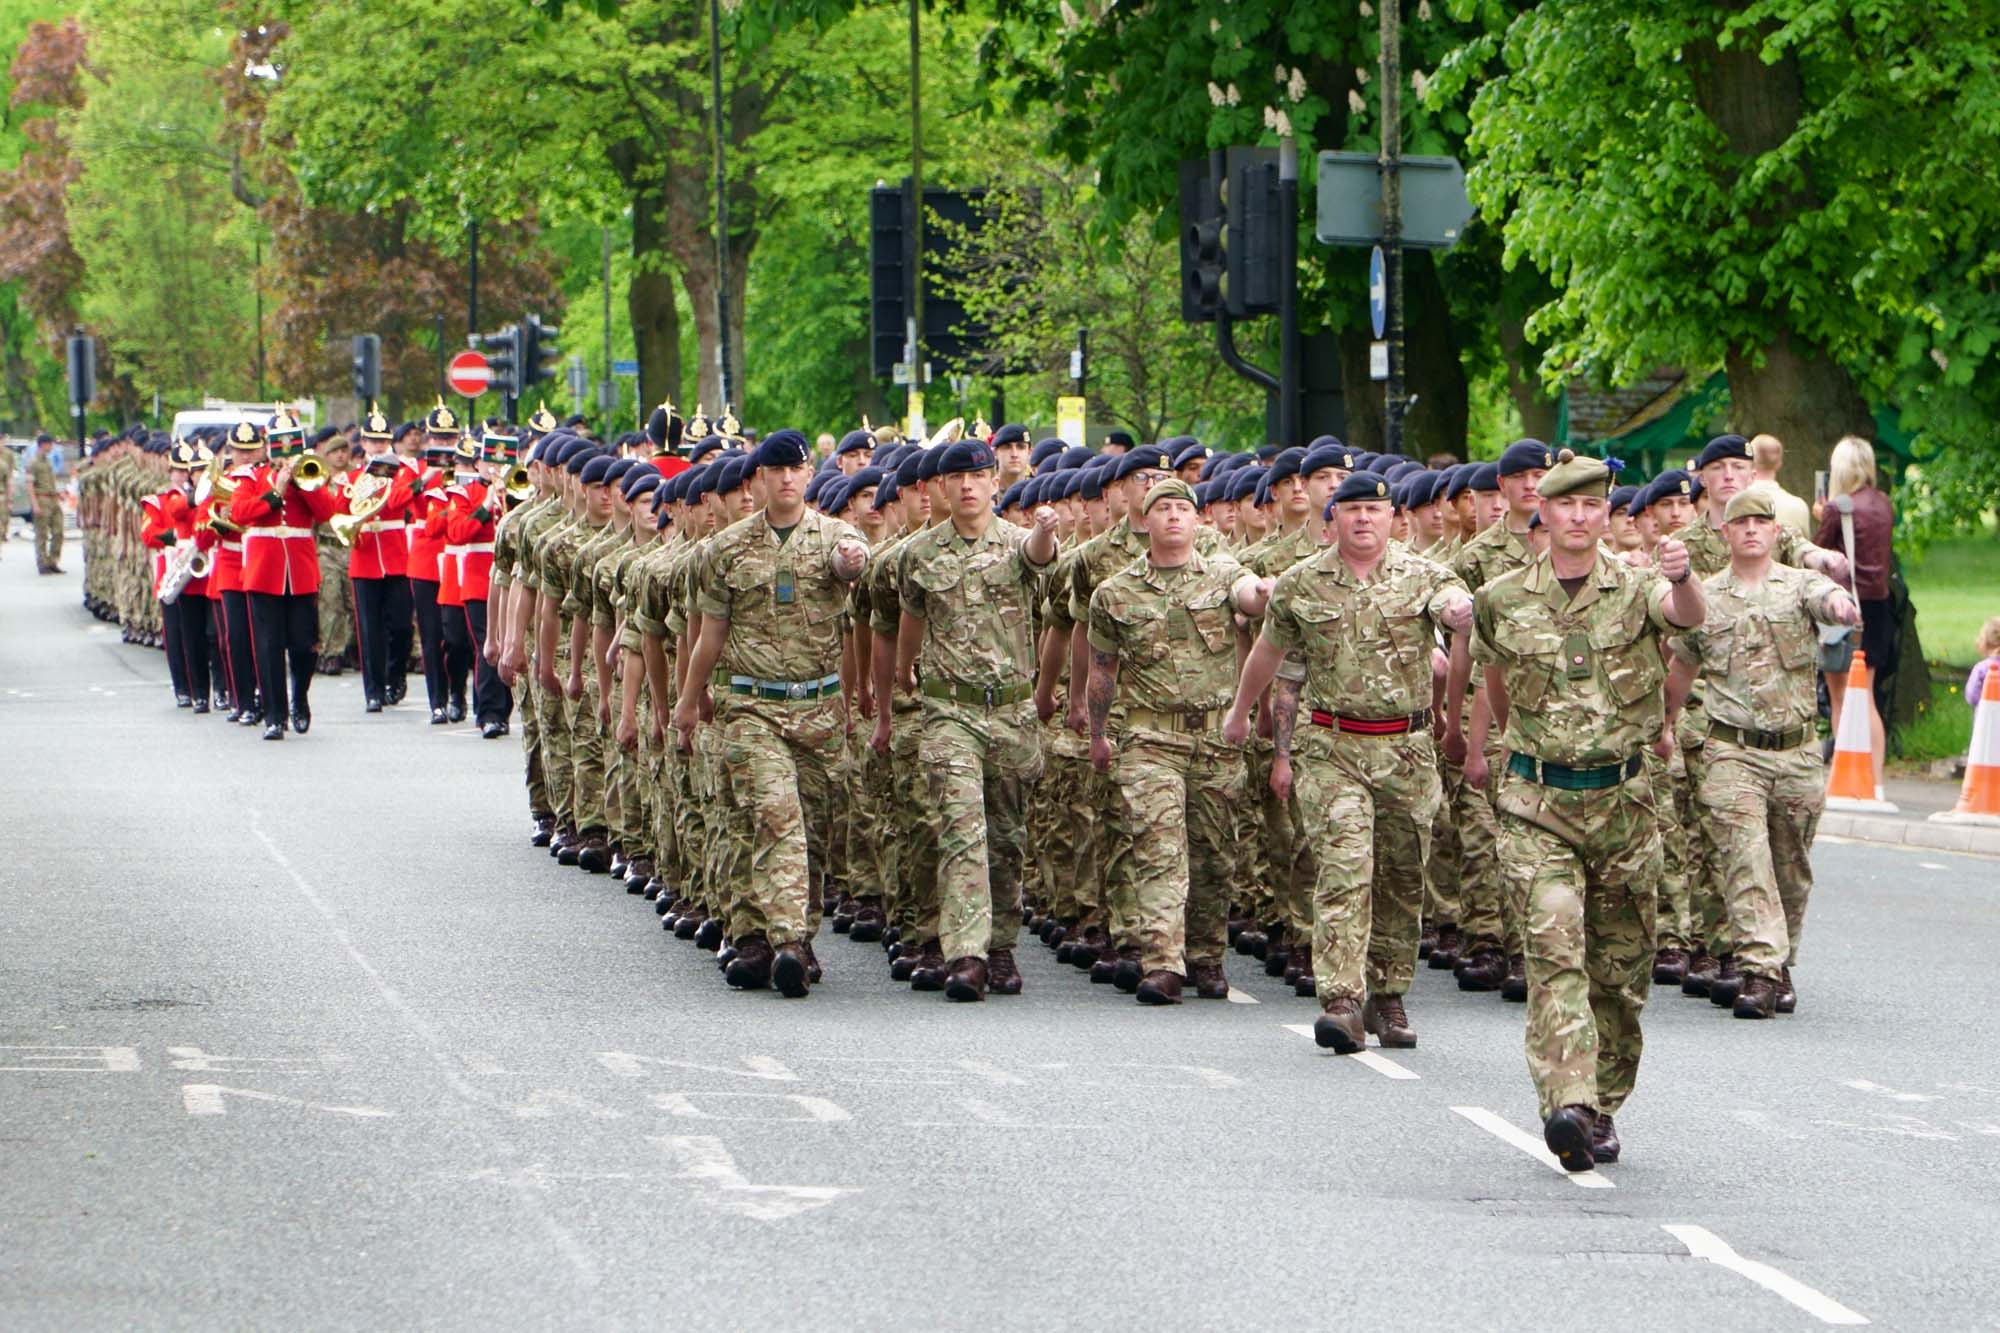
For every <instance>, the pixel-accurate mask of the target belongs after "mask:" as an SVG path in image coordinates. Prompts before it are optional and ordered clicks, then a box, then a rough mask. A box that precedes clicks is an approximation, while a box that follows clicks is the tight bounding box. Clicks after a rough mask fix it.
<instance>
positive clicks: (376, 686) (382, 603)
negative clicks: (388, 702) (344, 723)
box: [352, 574, 410, 699]
mask: <svg viewBox="0 0 2000 1333" xmlns="http://www.w3.org/2000/svg"><path fill="white" fill-rule="evenodd" d="M352 582H353V584H354V641H355V643H356V644H358V645H359V646H360V649H361V652H360V657H361V692H362V694H363V695H364V696H365V697H366V698H369V699H382V698H386V697H387V690H388V687H389V683H390V682H391V681H397V680H401V679H402V678H403V677H404V675H405V674H407V672H408V669H409V660H410V581H409V580H408V579H407V578H404V577H403V576H402V575H401V574H394V575H391V576H389V577H387V578H380V579H354V580H352Z"/></svg>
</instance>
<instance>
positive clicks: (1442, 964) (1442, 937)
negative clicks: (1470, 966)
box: [1431, 922, 1465, 972]
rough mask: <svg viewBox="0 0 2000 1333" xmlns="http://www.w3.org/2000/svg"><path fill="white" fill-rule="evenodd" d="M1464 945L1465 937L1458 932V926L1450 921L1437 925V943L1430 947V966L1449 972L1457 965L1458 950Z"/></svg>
mask: <svg viewBox="0 0 2000 1333" xmlns="http://www.w3.org/2000/svg"><path fill="white" fill-rule="evenodd" d="M1464 947H1465V937H1464V936H1463V935H1461V934H1459V933H1458V927H1457V926H1455V925H1452V924H1451V923H1450V922H1446V923H1445V924H1443V925H1441V926H1439V927H1438V938H1437V944H1436V945H1434V946H1433V947H1432V949H1431V966H1432V967H1434V968H1436V969H1437V970H1438V971H1440V972H1449V971H1451V969H1453V968H1454V967H1457V966H1458V955H1459V951H1460V950H1462V949H1463V948H1464Z"/></svg>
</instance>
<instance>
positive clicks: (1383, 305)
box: [1368, 245, 1389, 338]
mask: <svg viewBox="0 0 2000 1333" xmlns="http://www.w3.org/2000/svg"><path fill="white" fill-rule="evenodd" d="M1368 320H1369V322H1370V323H1371V324H1373V325H1374V326H1375V336H1376V337H1377V338H1380V337H1381V336H1382V330H1383V327H1384V326H1385V325H1386V324H1387V323H1388V320H1389V279H1388V275H1387V274H1386V273H1384V272H1383V271H1382V247H1381V246H1379V245H1378V246H1376V247H1375V248H1374V249H1372V250H1370V251H1369V252H1368Z"/></svg>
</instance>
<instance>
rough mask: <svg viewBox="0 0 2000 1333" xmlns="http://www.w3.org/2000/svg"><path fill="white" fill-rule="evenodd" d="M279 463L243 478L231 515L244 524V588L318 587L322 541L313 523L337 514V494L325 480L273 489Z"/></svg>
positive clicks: (291, 589) (276, 590) (297, 589)
mask: <svg viewBox="0 0 2000 1333" xmlns="http://www.w3.org/2000/svg"><path fill="white" fill-rule="evenodd" d="M277 472H278V469H277V467H275V466H273V465H272V464H269V463H266V464H263V465H262V466H260V467H258V468H256V469H254V470H253V472H252V475H251V476H250V478H249V479H248V480H247V481H244V482H240V483H238V485H237V487H236V495H235V497H234V498H233V499H232V500H231V501H230V505H229V520H230V522H232V523H235V524H237V525H239V526H240V527H242V529H243V591H245V592H261V593H316V592H318V591H319V546H318V543H316V542H315V541H314V540H313V525H314V524H316V523H324V522H326V520H328V519H329V518H332V517H333V510H334V500H333V496H332V495H330V494H328V492H327V488H326V487H324V486H321V487H319V488H318V489H316V490H310V491H308V490H303V489H301V488H300V487H298V486H288V487H286V488H285V492H284V494H283V495H280V494H279V493H278V492H277V491H276V490H274V489H272V479H273V478H274V477H275V476H276V475H277Z"/></svg>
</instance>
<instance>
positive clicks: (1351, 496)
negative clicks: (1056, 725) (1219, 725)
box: [1231, 471, 1472, 1054]
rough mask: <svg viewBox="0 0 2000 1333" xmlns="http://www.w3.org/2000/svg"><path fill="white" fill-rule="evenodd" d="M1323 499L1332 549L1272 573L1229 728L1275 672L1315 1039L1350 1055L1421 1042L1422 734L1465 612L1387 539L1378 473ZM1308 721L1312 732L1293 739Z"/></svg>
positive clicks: (1431, 756) (1446, 574)
mask: <svg viewBox="0 0 2000 1333" xmlns="http://www.w3.org/2000/svg"><path fill="white" fill-rule="evenodd" d="M1332 499H1333V502H1332V509H1333V513H1334V523H1335V527H1336V532H1337V538H1336V544H1335V545H1334V546H1333V547H1332V548H1331V549H1328V550H1326V551H1323V552H1321V553H1320V554H1318V555H1316V556H1314V557H1313V558H1312V559H1310V560H1307V561H1303V562H1301V563H1299V564H1296V565H1294V566H1293V567H1292V568H1291V569H1290V570H1288V571H1286V572H1285V573H1284V574H1282V575H1280V576H1279V578H1278V582H1277V586H1276V587H1275V588H1274V589H1273V590H1272V593H1271V606H1270V609H1269V611H1268V612H1267V613H1266V615H1265V617H1264V627H1263V632H1262V634H1261V635H1260V636H1259V639H1258V643H1257V646H1256V647H1255V648H1254V649H1253V650H1252V651H1251V654H1250V657H1249V659H1248V661H1247V662H1245V664H1244V669H1243V679H1242V681H1241V682H1240V684H1239V685H1238V689H1237V696H1236V705H1235V708H1234V710H1233V712H1232V717H1231V731H1232V733H1233V732H1235V731H1239V730H1241V729H1243V728H1245V727H1246V726H1247V716H1248V710H1249V706H1250V704H1251V703H1252V702H1253V701H1254V700H1255V699H1256V698H1257V697H1258V695H1260V694H1261V693H1262V692H1263V690H1264V689H1265V688H1266V687H1267V686H1268V685H1270V684H1271V682H1272V679H1273V677H1274V676H1275V677H1276V678H1277V684H1276V687H1275V689H1273V692H1272V705H1273V706H1272V737H1273V742H1274V756H1273V761H1272V771H1271V786H1272V789H1273V791H1274V792H1276V793H1278V794H1279V795H1281V796H1290V795H1291V794H1292V793H1293V792H1294V790H1295V791H1296V795H1297V804H1296V807H1295V808H1296V810H1297V811H1298V813H1299V816H1300V826H1299V827H1300V832H1301V835H1302V836H1303V837H1305V838H1306V839H1307V840H1308V841H1309V842H1310V843H1311V845H1312V851H1313V861H1314V864H1315V866H1316V872H1315V879H1314V890H1313V899H1314V913H1313V916H1314V920H1313V940H1312V964H1313V980H1314V988H1315V993H1316V995H1317V997H1318V999H1319V1002H1320V1005H1321V1008H1322V1010H1323V1012H1322V1014H1321V1016H1320V1019H1319V1021H1318V1023H1317V1024H1316V1025H1315V1026H1314V1029H1313V1036H1314V1039H1315V1040H1316V1041H1317V1042H1318V1043H1319V1044H1320V1045H1321V1046H1326V1047H1331V1048H1332V1049H1334V1050H1336V1051H1338V1052H1340V1053H1341V1054H1352V1053H1354V1052H1356V1051H1359V1050H1361V1049H1363V1047H1364V1046H1365V1045H1366V1033H1369V1032H1373V1033H1375V1034H1376V1035H1377V1036H1378V1037H1380V1038H1381V1041H1382V1044H1383V1045H1384V1046H1403V1047H1408V1046H1414V1045H1416V1040H1417V1038H1416V1032H1415V1030H1414V1029H1413V1028H1412V1027H1411V1026H1410V1022H1409V1017H1408V1015H1407V1014H1406V1013H1405V1011H1404V1008H1403V998H1402V997H1403V995H1404V994H1405V993H1407V992H1408V990H1409V987H1410V979H1411V975H1412V973H1413V972H1414V970H1415V968H1416V958H1417V937H1418V932H1419V918H1420V916H1421V914H1422V911H1423V892H1424V877H1423V869H1424V864H1425V862H1426V861H1427V860H1428V858H1429V856H1430V837H1431V824H1432V821H1433V820H1434V819H1435V818H1436V816H1437V812H1438V807H1439V806H1440V805H1441V804H1442V803H1443V793H1442V790H1441V788H1440V785H1439V781H1438V772H1437V756H1436V753H1435V752H1434V751H1433V749H1432V747H1431V739H1430V733H1429V727H1430V704H1431V699H1432V670H1431V651H1432V648H1433V645H1434V644H1435V642H1436V634H1437V631H1438V630H1439V629H1440V628H1443V627H1449V628H1451V629H1452V630H1454V631H1457V636H1456V638H1455V639H1454V643H1455V644H1457V645H1458V646H1457V647H1456V649H1455V651H1457V652H1459V653H1461V654H1462V653H1463V652H1464V648H1463V639H1464V631H1465V630H1466V629H1467V628H1468V627H1469V626H1470V624H1471V616H1472V603H1471V599H1470V598H1469V597H1468V596H1467V595H1466V592H1465V586H1464V585H1463V584H1462V583H1460V582H1459V581H1458V579H1457V577H1456V576H1455V575H1453V574H1452V573H1451V572H1450V571H1449V570H1447V569H1446V568H1444V566H1442V565H1439V564H1437V563H1435V562H1433V561H1430V560H1426V559H1424V558H1423V557H1421V556H1418V555H1415V554H1412V553H1411V552H1410V551H1409V550H1408V549H1407V548H1406V547H1402V546H1400V545H1397V544H1394V543H1392V542H1391V541H1390V540H1389V535H1388V534H1389V521H1390V499H1389V486H1388V483H1387V482H1386V481H1385V480H1384V479H1383V478H1382V477H1381V476H1380V475H1379V474H1377V473H1373V472H1366V471H1364V472H1356V473H1354V474H1353V475H1351V476H1349V477H1347V478H1346V479H1345V480H1344V481H1343V482H1342V483H1341V485H1340V487H1339V489H1337V490H1336V491H1335V492H1334V493H1333V497H1332ZM1281 663H1282V665H1281ZM1302 701H1303V703H1302ZM1302 713H1303V715H1304V716H1305V717H1306V718H1307V719H1309V720H1310V722H1311V726H1310V727H1308V729H1307V731H1306V734H1305V735H1303V736H1300V735H1298V734H1297V730H1296V727H1297V723H1298V721H1299V720H1300V718H1301V714H1302ZM1295 750H1296V752H1297V758H1296V763H1295V761H1294V751H1295Z"/></svg>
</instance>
